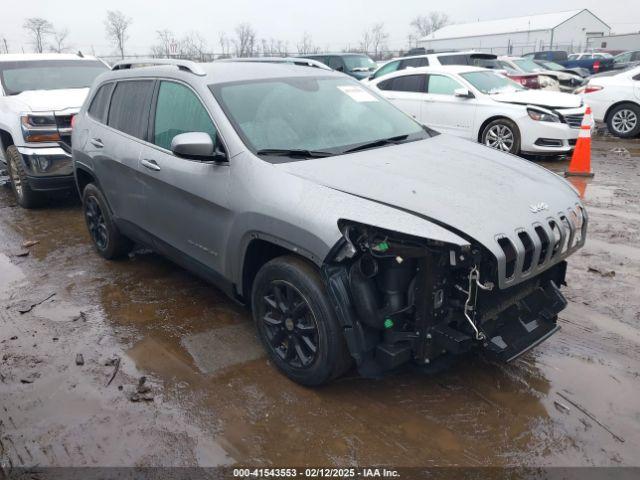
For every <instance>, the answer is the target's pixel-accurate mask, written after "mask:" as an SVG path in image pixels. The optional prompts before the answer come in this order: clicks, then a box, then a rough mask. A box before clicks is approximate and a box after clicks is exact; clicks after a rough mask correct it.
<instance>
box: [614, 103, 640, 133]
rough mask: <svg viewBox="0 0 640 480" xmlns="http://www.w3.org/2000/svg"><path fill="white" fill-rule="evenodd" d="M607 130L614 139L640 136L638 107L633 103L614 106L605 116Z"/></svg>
mask: <svg viewBox="0 0 640 480" xmlns="http://www.w3.org/2000/svg"><path fill="white" fill-rule="evenodd" d="M607 128H608V129H609V132H610V133H611V134H612V135H615V136H616V137H620V138H634V137H637V136H638V135H640V106H638V105H635V104H633V103H623V104H621V105H618V106H616V107H615V108H614V109H613V110H611V112H609V115H608V116H607Z"/></svg>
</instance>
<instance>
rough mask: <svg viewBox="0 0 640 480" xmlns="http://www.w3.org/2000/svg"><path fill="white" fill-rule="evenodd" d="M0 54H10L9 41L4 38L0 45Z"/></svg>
mask: <svg viewBox="0 0 640 480" xmlns="http://www.w3.org/2000/svg"><path fill="white" fill-rule="evenodd" d="M0 52H4V53H9V44H8V43H7V39H6V38H5V37H2V43H1V44H0Z"/></svg>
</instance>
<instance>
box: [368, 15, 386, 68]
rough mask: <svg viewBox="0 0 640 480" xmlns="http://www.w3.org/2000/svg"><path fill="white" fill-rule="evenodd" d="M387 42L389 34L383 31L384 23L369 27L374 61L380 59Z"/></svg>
mask: <svg viewBox="0 0 640 480" xmlns="http://www.w3.org/2000/svg"><path fill="white" fill-rule="evenodd" d="M388 40H389V34H388V33H387V32H386V31H385V29H384V23H376V24H375V25H374V26H373V27H371V48H372V49H373V58H374V59H376V60H379V59H380V57H381V56H382V52H383V51H384V50H385V49H386V48H387V41H388Z"/></svg>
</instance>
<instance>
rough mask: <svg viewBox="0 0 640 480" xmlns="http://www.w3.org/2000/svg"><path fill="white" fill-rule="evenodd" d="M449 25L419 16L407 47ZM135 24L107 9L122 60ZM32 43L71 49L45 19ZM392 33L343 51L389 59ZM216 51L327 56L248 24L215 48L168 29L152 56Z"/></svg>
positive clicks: (28, 25)
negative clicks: (267, 35) (260, 33)
mask: <svg viewBox="0 0 640 480" xmlns="http://www.w3.org/2000/svg"><path fill="white" fill-rule="evenodd" d="M449 23H450V20H449V17H448V16H447V15H446V14H445V13H442V12H435V11H434V12H429V13H427V14H426V15H418V16H417V17H415V18H414V19H413V20H412V21H411V22H410V24H409V25H410V33H409V35H408V36H407V47H408V48H412V47H415V46H416V45H417V41H418V40H419V39H420V38H422V37H424V36H427V35H429V34H430V33H431V32H433V31H435V30H438V29H439V28H442V27H444V26H445V25H448V24H449ZM132 24H133V20H132V19H131V18H130V17H128V16H126V15H125V14H124V13H122V12H121V11H119V10H108V11H107V13H106V17H105V19H104V29H105V36H106V38H107V39H108V40H109V42H110V44H111V46H112V47H113V48H114V50H115V51H116V52H117V55H118V56H120V57H121V58H124V57H125V55H126V53H128V52H127V51H126V46H127V41H128V39H129V32H130V28H131V26H132ZM23 28H24V30H25V31H26V33H27V35H28V37H29V41H30V44H31V45H32V46H33V49H34V51H35V52H37V53H43V52H45V51H50V52H55V53H63V52H67V51H71V50H72V45H71V44H70V43H69V41H68V38H69V30H68V29H67V28H55V27H54V25H53V24H52V23H51V22H50V21H48V20H47V19H45V18H41V17H32V18H27V19H26V20H25V21H24V24H23ZM388 42H389V34H388V32H387V30H386V28H385V24H384V23H383V22H379V23H375V24H373V25H371V26H370V27H369V28H366V29H365V30H364V31H363V32H362V34H361V35H360V40H359V41H357V42H356V43H355V44H353V45H351V44H350V45H346V46H344V47H343V48H342V51H343V52H360V53H367V54H369V55H371V56H372V57H373V58H374V59H376V60H379V59H383V58H385V57H386V56H389V55H390V53H389V43H388ZM3 50H4V51H5V53H8V52H9V46H8V44H7V41H6V39H4V38H2V39H0V51H3ZM212 50H217V51H218V52H217V56H223V57H232V56H235V57H252V56H287V55H289V54H291V53H298V54H311V53H320V52H322V51H327V50H329V48H322V47H321V46H320V45H318V44H316V43H315V42H314V40H313V38H312V36H311V35H310V34H309V33H308V32H305V33H304V34H303V36H302V38H301V39H300V41H298V42H296V43H295V44H294V45H290V44H289V42H287V41H283V40H280V39H276V38H260V37H259V36H258V34H257V31H256V30H255V28H254V27H253V26H252V25H251V24H250V23H246V22H244V23H240V24H239V25H237V26H236V27H235V29H234V30H233V32H232V33H231V34H228V33H227V32H220V34H219V35H218V39H217V45H209V44H208V42H207V40H206V39H205V38H204V36H203V35H202V34H201V33H200V32H197V31H191V32H188V33H186V34H184V35H182V36H176V35H175V34H174V32H172V31H171V30H169V29H162V30H158V31H156V40H155V43H154V45H153V46H152V47H151V51H150V54H151V55H152V56H155V57H180V58H191V59H197V60H202V61H204V60H206V59H208V58H210V57H211V56H212V54H211V53H208V52H211V51H212Z"/></svg>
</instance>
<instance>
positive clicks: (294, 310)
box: [251, 255, 351, 386]
mask: <svg viewBox="0 0 640 480" xmlns="http://www.w3.org/2000/svg"><path fill="white" fill-rule="evenodd" d="M251 305H252V312H253V318H254V321H255V322H256V326H257V329H258V335H259V336H260V339H261V340H262V343H263V344H264V346H265V348H266V349H267V352H268V353H269V357H270V358H271V360H272V361H273V363H275V365H276V366H277V367H278V369H279V370H280V371H282V372H283V373H284V374H285V375H286V376H288V377H289V378H290V379H291V380H293V381H295V382H297V383H300V384H302V385H305V386H318V385H322V384H324V383H327V382H329V381H330V380H332V379H335V378H337V377H339V376H340V375H342V374H344V373H345V372H346V371H347V370H348V369H349V367H350V366H351V356H350V355H349V351H348V349H347V345H346V342H345V339H344V334H343V332H342V329H341V328H340V325H339V323H338V320H337V318H336V314H335V311H334V309H333V306H332V305H331V302H330V301H329V298H328V296H327V293H326V289H325V286H324V283H323V281H322V279H321V278H320V274H319V272H318V269H317V268H316V266H315V265H312V264H311V263H309V262H307V261H306V260H303V259H301V258H299V257H296V256H292V255H291V256H290V255H287V256H283V257H278V258H276V259H274V260H271V261H270V262H268V263H267V264H265V265H264V266H263V267H262V268H261V269H260V271H259V272H258V274H257V275H256V278H255V280H254V282H253V288H252V293H251Z"/></svg>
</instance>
